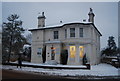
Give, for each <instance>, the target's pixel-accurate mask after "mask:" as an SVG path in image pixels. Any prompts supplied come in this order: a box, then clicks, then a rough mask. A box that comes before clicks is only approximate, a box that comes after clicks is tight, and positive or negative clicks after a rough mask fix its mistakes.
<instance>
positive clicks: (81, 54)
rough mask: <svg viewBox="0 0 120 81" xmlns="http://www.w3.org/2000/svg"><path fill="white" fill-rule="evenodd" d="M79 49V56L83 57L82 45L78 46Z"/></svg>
mask: <svg viewBox="0 0 120 81" xmlns="http://www.w3.org/2000/svg"><path fill="white" fill-rule="evenodd" d="M79 50H80V58H83V55H84V47H83V46H80V47H79Z"/></svg>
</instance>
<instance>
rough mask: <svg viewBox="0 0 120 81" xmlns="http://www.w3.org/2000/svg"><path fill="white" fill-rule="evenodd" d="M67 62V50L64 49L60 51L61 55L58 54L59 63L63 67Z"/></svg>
mask: <svg viewBox="0 0 120 81" xmlns="http://www.w3.org/2000/svg"><path fill="white" fill-rule="evenodd" d="M67 60H68V50H66V49H64V50H62V51H61V54H60V63H61V64H63V65H66V64H67Z"/></svg>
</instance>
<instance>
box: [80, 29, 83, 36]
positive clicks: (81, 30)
mask: <svg viewBox="0 0 120 81" xmlns="http://www.w3.org/2000/svg"><path fill="white" fill-rule="evenodd" d="M79 32H80V37H83V28H80V31H79Z"/></svg>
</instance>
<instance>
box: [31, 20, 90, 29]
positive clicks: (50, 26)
mask: <svg viewBox="0 0 120 81" xmlns="http://www.w3.org/2000/svg"><path fill="white" fill-rule="evenodd" d="M76 23H78V24H91V23H92V22H87V21H85V22H81V21H73V22H67V23H60V24H56V25H48V26H45V27H40V28H37V29H47V28H48V29H49V28H57V27H58V28H59V27H62V26H63V25H67V24H76ZM30 30H34V29H30Z"/></svg>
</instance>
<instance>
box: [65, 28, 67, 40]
mask: <svg viewBox="0 0 120 81" xmlns="http://www.w3.org/2000/svg"><path fill="white" fill-rule="evenodd" d="M65 38H67V29H65Z"/></svg>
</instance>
